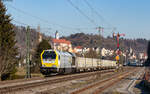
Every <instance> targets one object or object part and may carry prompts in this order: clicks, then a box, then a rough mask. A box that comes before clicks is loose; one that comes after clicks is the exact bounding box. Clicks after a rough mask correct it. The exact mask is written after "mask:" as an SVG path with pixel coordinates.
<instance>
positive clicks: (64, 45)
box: [52, 31, 72, 52]
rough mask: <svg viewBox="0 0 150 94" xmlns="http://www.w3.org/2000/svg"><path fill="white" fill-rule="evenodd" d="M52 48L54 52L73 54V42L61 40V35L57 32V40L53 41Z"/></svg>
mask: <svg viewBox="0 0 150 94" xmlns="http://www.w3.org/2000/svg"><path fill="white" fill-rule="evenodd" d="M52 47H53V49H54V50H60V51H69V52H72V45H71V42H70V41H68V40H66V39H59V34H58V32H57V31H56V34H55V38H54V39H52Z"/></svg>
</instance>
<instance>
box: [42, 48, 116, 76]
mask: <svg viewBox="0 0 150 94" xmlns="http://www.w3.org/2000/svg"><path fill="white" fill-rule="evenodd" d="M41 63H42V66H41V67H40V71H41V73H42V74H43V75H49V74H51V73H60V74H67V73H75V72H85V71H94V70H101V69H113V68H116V66H117V65H116V62H115V61H111V60H100V59H94V58H83V57H77V56H76V55H75V54H74V53H70V52H62V51H58V50H44V51H43V52H42V53H41Z"/></svg>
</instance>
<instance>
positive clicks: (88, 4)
mask: <svg viewBox="0 0 150 94" xmlns="http://www.w3.org/2000/svg"><path fill="white" fill-rule="evenodd" d="M83 1H84V2H85V3H86V4H87V6H88V7H89V8H90V9H91V10H92V11H93V12H94V13H95V14H96V15H97V16H98V17H99V18H100V19H101V20H103V21H105V22H106V23H107V24H108V25H110V26H112V25H111V24H110V23H109V22H107V21H106V20H105V19H104V17H103V16H102V15H101V14H100V13H98V12H97V11H96V10H95V9H94V8H93V7H92V5H91V4H90V3H89V2H88V1H87V0H83ZM112 27H113V26H112Z"/></svg>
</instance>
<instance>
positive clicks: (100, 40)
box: [98, 27, 102, 60]
mask: <svg viewBox="0 0 150 94" xmlns="http://www.w3.org/2000/svg"><path fill="white" fill-rule="evenodd" d="M101 29H102V27H98V32H99V58H100V60H101V47H102V46H101V45H102V38H101V37H102V36H101Z"/></svg>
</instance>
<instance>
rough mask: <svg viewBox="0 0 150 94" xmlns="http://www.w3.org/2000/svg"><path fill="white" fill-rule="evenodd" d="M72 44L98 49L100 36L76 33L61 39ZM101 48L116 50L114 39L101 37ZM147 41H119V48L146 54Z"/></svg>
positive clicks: (122, 39)
mask: <svg viewBox="0 0 150 94" xmlns="http://www.w3.org/2000/svg"><path fill="white" fill-rule="evenodd" d="M62 38H65V39H67V40H70V41H71V42H72V45H73V46H83V47H99V43H100V42H99V40H100V36H98V35H93V34H84V33H76V34H72V35H70V36H67V37H62ZM101 39H102V47H104V48H107V49H116V39H115V38H112V37H107V38H104V37H101ZM147 45H148V40H146V39H134V40H133V39H124V38H121V39H120V46H121V48H122V49H124V50H127V49H129V48H130V47H131V48H132V49H133V50H134V51H135V52H146V51H147Z"/></svg>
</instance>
